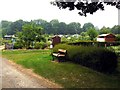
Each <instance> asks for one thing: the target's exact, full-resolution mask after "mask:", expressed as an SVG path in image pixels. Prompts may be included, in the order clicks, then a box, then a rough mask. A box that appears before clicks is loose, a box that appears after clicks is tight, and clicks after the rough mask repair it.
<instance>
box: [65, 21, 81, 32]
mask: <svg viewBox="0 0 120 90" xmlns="http://www.w3.org/2000/svg"><path fill="white" fill-rule="evenodd" d="M80 27H81V25H80V23H76V22H71V23H69V24H68V25H67V32H68V33H69V34H77V33H79V32H80V29H81V28H80Z"/></svg>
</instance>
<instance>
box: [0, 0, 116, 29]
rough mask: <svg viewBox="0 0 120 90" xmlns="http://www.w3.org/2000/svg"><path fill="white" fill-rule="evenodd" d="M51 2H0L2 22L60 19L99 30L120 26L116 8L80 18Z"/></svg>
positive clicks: (39, 0) (36, 0) (47, 0)
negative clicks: (91, 25)
mask: <svg viewBox="0 0 120 90" xmlns="http://www.w3.org/2000/svg"><path fill="white" fill-rule="evenodd" d="M50 1H53V0H0V21H1V20H8V21H16V20H19V19H22V20H24V21H30V20H34V19H43V20H46V21H50V20H52V19H58V20H59V21H60V22H66V23H70V22H79V23H81V25H83V24H84V23H87V22H91V23H93V24H94V25H95V26H98V27H99V28H101V27H103V26H106V27H113V26H114V25H117V24H118V10H117V9H116V8H115V7H111V6H107V7H105V11H97V12H96V13H94V14H93V15H89V14H88V16H87V17H84V16H79V15H78V14H77V13H78V12H77V11H69V10H60V9H59V8H58V7H55V6H52V5H51V4H50Z"/></svg>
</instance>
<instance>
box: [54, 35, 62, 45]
mask: <svg viewBox="0 0 120 90" xmlns="http://www.w3.org/2000/svg"><path fill="white" fill-rule="evenodd" d="M59 43H61V37H59V36H55V37H53V38H52V45H53V47H54V46H55V45H56V44H59Z"/></svg>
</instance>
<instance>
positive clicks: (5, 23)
mask: <svg viewBox="0 0 120 90" xmlns="http://www.w3.org/2000/svg"><path fill="white" fill-rule="evenodd" d="M11 23H12V22H9V21H5V20H3V21H1V29H2V36H4V35H6V34H11V32H10V31H11V27H10V25H11Z"/></svg>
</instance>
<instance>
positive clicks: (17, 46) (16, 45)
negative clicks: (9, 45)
mask: <svg viewBox="0 0 120 90" xmlns="http://www.w3.org/2000/svg"><path fill="white" fill-rule="evenodd" d="M22 47H23V45H22V44H21V43H19V42H16V43H14V47H13V48H14V49H22Z"/></svg>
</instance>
